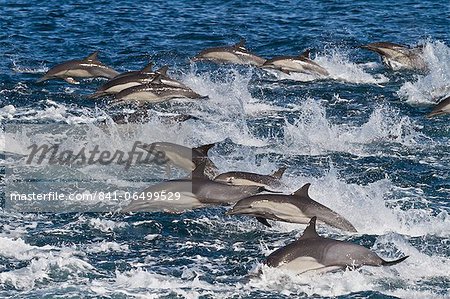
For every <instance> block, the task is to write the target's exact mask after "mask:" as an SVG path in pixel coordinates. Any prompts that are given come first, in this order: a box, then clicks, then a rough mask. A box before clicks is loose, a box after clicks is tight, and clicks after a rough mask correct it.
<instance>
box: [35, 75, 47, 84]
mask: <svg viewBox="0 0 450 299" xmlns="http://www.w3.org/2000/svg"><path fill="white" fill-rule="evenodd" d="M46 80H48V78H47V76H42V77H41V78H39V79H37V80H36V83H41V82H44V81H46Z"/></svg>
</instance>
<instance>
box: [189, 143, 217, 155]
mask: <svg viewBox="0 0 450 299" xmlns="http://www.w3.org/2000/svg"><path fill="white" fill-rule="evenodd" d="M214 145H216V144H215V143H210V144H205V145H202V146H199V147H194V148H193V150H195V151H197V152H200V153H201V154H202V155H203V156H208V151H209V150H210V149H211V148H212V147H213V146H214Z"/></svg>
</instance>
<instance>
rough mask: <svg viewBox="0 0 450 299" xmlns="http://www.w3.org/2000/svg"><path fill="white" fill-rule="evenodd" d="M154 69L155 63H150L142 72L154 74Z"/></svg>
mask: <svg viewBox="0 0 450 299" xmlns="http://www.w3.org/2000/svg"><path fill="white" fill-rule="evenodd" d="M152 69H153V62H151V61H150V62H149V63H147V65H146V66H144V67H143V68H142V70H141V72H142V73H151V72H152Z"/></svg>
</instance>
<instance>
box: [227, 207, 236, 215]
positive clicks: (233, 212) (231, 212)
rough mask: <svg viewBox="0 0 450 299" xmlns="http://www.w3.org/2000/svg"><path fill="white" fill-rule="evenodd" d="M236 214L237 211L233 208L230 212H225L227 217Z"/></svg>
mask: <svg viewBox="0 0 450 299" xmlns="http://www.w3.org/2000/svg"><path fill="white" fill-rule="evenodd" d="M235 214H236V211H235V210H234V209H233V208H231V209H229V210H228V211H226V212H225V215H228V216H229V215H235Z"/></svg>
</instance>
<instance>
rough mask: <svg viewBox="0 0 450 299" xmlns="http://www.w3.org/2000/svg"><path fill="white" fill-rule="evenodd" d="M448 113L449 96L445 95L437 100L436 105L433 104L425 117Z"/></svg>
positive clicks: (449, 109) (449, 106) (449, 107)
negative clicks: (440, 99)
mask: <svg viewBox="0 0 450 299" xmlns="http://www.w3.org/2000/svg"><path fill="white" fill-rule="evenodd" d="M449 113H450V96H448V97H446V98H445V99H443V100H442V101H440V102H439V104H437V105H436V106H434V108H433V110H432V111H431V112H430V113H428V114H427V117H428V118H430V117H433V116H438V115H444V114H449Z"/></svg>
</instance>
